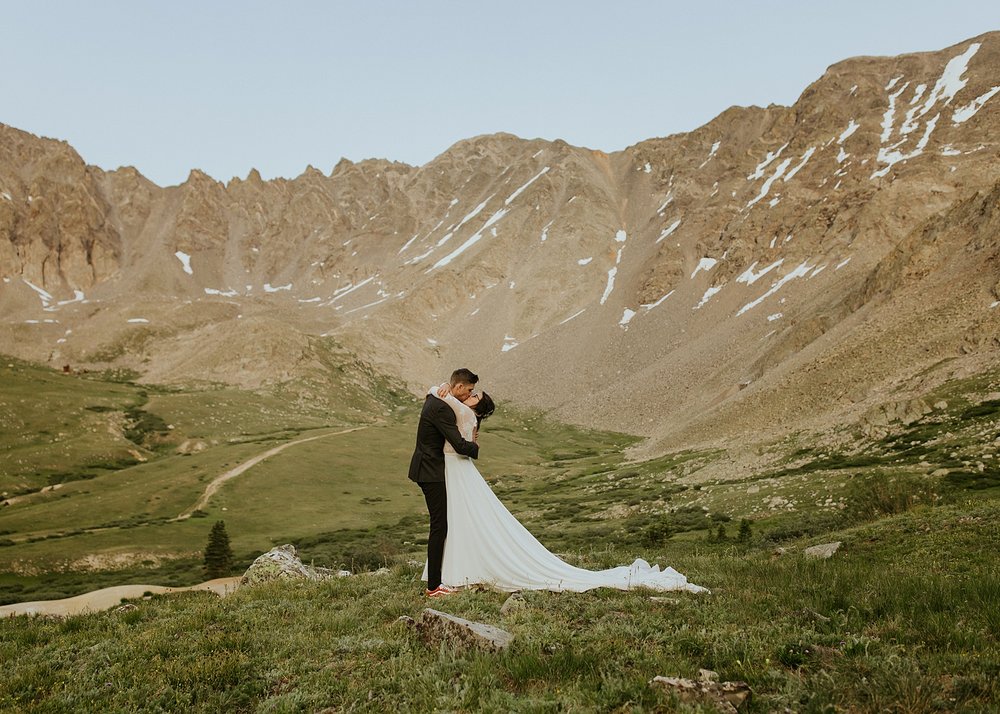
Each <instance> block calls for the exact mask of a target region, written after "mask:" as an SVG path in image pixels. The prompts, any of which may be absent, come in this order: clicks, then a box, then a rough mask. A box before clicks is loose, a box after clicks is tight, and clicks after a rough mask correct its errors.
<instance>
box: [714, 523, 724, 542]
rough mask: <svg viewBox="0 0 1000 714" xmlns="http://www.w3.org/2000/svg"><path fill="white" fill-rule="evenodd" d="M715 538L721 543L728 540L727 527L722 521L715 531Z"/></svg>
mask: <svg viewBox="0 0 1000 714" xmlns="http://www.w3.org/2000/svg"><path fill="white" fill-rule="evenodd" d="M715 540H717V541H719V542H720V543H721V542H723V541H724V540H727V536H726V527H725V526H724V525H723V524H722V523H720V524H719V529H718V530H717V531H715Z"/></svg>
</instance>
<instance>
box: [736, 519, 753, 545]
mask: <svg viewBox="0 0 1000 714" xmlns="http://www.w3.org/2000/svg"><path fill="white" fill-rule="evenodd" d="M752 536H753V533H752V531H751V530H750V519H749V518H744V519H743V520H741V521H740V532H739V534H738V535H737V536H736V540H738V541H739V542H740V543H749V542H750V538H751V537H752Z"/></svg>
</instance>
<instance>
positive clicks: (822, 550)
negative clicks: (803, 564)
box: [802, 540, 841, 559]
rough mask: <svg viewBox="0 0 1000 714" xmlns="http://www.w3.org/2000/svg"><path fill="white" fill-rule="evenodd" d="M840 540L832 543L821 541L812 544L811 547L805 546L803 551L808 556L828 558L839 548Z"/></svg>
mask: <svg viewBox="0 0 1000 714" xmlns="http://www.w3.org/2000/svg"><path fill="white" fill-rule="evenodd" d="M840 543H841V542H840V541H839V540H838V541H834V542H833V543H823V544H822V545H814V546H812V547H811V548H806V549H805V550H804V551H802V552H803V553H805V554H806V556H807V557H809V558H823V559H826V558H830V557H832V556H833V554H834V553H836V552H837V550H838V549H839V548H840Z"/></svg>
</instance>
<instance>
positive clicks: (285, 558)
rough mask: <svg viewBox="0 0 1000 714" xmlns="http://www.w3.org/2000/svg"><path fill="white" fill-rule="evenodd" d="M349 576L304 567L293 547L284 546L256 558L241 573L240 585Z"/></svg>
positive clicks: (343, 571)
mask: <svg viewBox="0 0 1000 714" xmlns="http://www.w3.org/2000/svg"><path fill="white" fill-rule="evenodd" d="M350 574H351V573H350V572H349V571H347V570H330V569H328V568H315V567H313V566H311V565H305V564H304V563H303V562H302V561H301V560H299V557H298V555H296V553H295V546H294V545H291V544H285V545H279V546H277V547H275V548H272V549H271V550H269V551H267V552H266V553H264V554H263V555H261V556H258V557H257V560H255V561H253V563H251V564H250V567H249V568H247V571H246V572H245V573H243V579H242V581H241V582H240V584H241V585H243V586H245V585H260V584H261V583H269V582H271V581H273V580H327V579H329V578H337V577H344V576H347V575H350Z"/></svg>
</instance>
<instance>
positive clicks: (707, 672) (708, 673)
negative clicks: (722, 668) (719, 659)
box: [698, 669, 719, 682]
mask: <svg viewBox="0 0 1000 714" xmlns="http://www.w3.org/2000/svg"><path fill="white" fill-rule="evenodd" d="M698 681H700V682H718V681H719V673H718V672H714V671H712V670H711V669H699V670H698Z"/></svg>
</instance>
